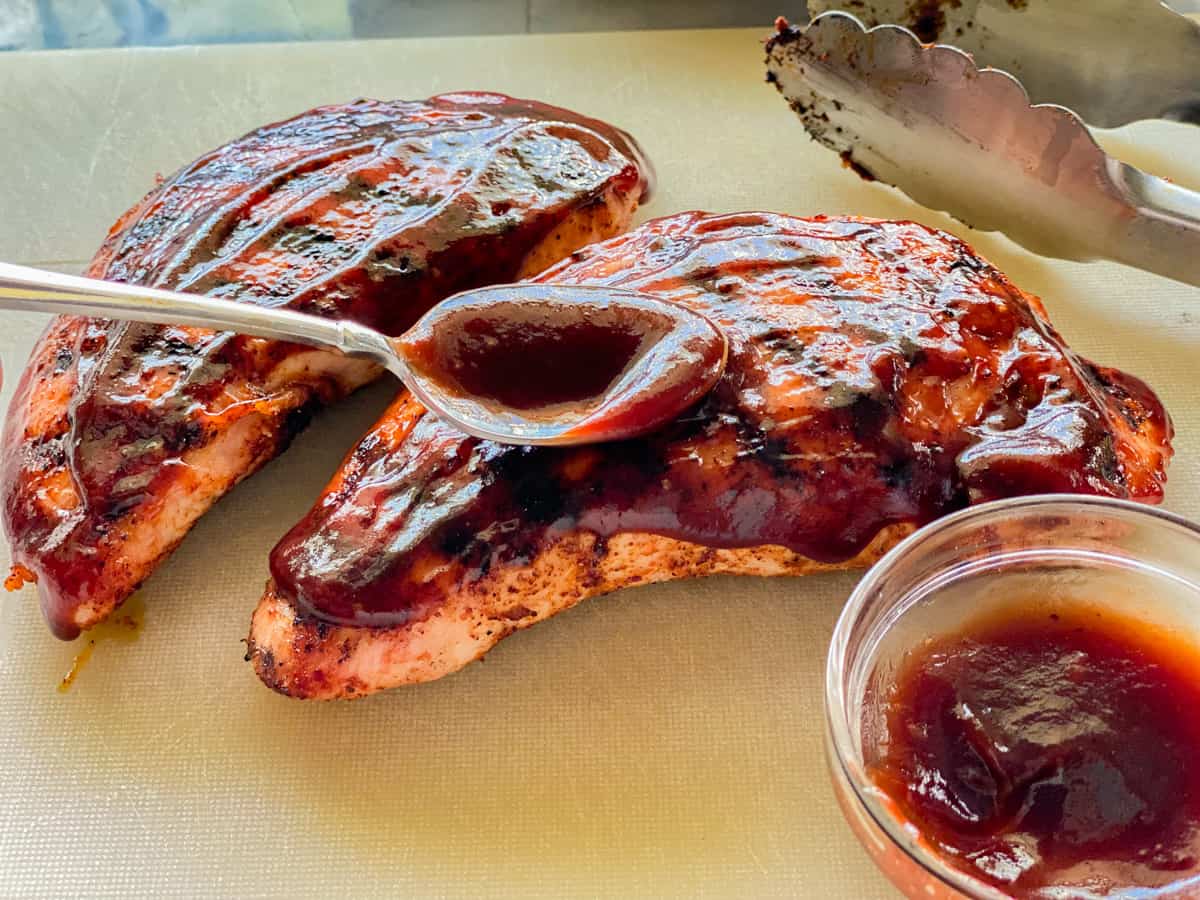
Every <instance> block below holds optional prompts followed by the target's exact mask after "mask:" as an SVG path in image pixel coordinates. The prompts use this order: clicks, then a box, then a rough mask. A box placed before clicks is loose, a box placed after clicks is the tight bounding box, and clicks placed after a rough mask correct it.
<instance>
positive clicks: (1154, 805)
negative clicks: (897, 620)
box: [871, 597, 1200, 896]
mask: <svg viewBox="0 0 1200 900" xmlns="http://www.w3.org/2000/svg"><path fill="white" fill-rule="evenodd" d="M886 717H887V723H888V743H887V746H886V750H885V754H884V755H883V757H882V759H880V760H879V761H878V762H877V763H876V764H875V765H874V766H873V767H872V770H871V776H872V778H873V780H874V781H875V783H876V784H877V785H878V786H879V787H880V788H881V789H882V790H883V791H884V792H886V793H887V794H888V795H889V796H890V797H892V798H893V799H894V800H896V801H897V803H898V805H899V808H900V809H901V810H902V811H903V813H904V815H905V817H906V818H907V819H909V821H911V822H912V823H913V824H914V825H916V827H917V828H918V829H919V830H920V832H921V834H922V836H923V837H924V839H925V841H926V843H927V844H929V845H930V846H931V847H932V848H933V849H934V850H935V852H937V853H938V854H939V855H942V856H944V857H945V858H946V859H947V860H948V861H950V862H951V864H952V865H956V866H958V867H959V868H962V869H964V870H966V871H968V872H970V873H971V874H973V875H975V876H976V877H979V878H981V879H983V880H984V881H987V882H989V883H992V884H995V885H996V886H998V887H1001V888H1003V889H1004V890H1005V891H1006V892H1007V893H1011V894H1013V895H1015V896H1058V895H1054V894H1050V893H1042V894H1039V893H1038V892H1039V890H1040V889H1045V888H1048V887H1060V888H1063V887H1074V888H1079V889H1084V888H1086V889H1088V890H1091V891H1093V892H1094V893H1095V894H1104V893H1106V892H1107V891H1108V890H1109V889H1111V888H1113V887H1120V886H1124V885H1142V886H1161V885H1167V884H1171V883H1172V882H1175V881H1177V880H1179V879H1182V878H1184V877H1185V876H1187V875H1188V874H1189V873H1194V872H1195V871H1196V870H1197V869H1198V868H1200V768H1198V767H1197V766H1196V758H1197V751H1198V750H1200V649H1198V648H1197V647H1196V646H1194V645H1192V644H1190V643H1186V642H1185V640H1184V639H1182V638H1180V637H1179V636H1178V635H1172V634H1170V633H1167V632H1164V631H1160V630H1158V629H1155V628H1152V627H1150V626H1146V625H1145V624H1143V623H1140V622H1138V621H1136V620H1132V619H1126V618H1123V617H1121V616H1119V615H1116V614H1114V613H1112V612H1110V611H1108V610H1105V609H1104V608H1103V607H1093V606H1090V605H1084V604H1081V603H1079V602H1078V601H1065V602H1059V603H1055V602H1054V601H1053V600H1052V599H1051V598H1045V597H1042V598H1037V600H1036V601H1033V600H1031V601H1028V602H1022V601H1021V600H1020V599H1019V598H1014V603H1013V605H1012V606H1011V607H1009V608H1008V609H1006V610H1005V611H1003V612H1002V613H1001V614H998V615H992V616H990V617H989V618H987V619H984V620H982V621H977V622H974V623H970V624H968V625H967V626H966V627H965V628H963V629H962V630H961V631H959V632H957V633H954V634H949V635H943V636H939V637H936V638H934V639H932V640H931V641H930V642H929V643H928V644H927V645H925V646H922V647H920V648H918V649H916V650H914V651H912V652H911V654H910V655H909V657H908V658H906V660H905V661H904V663H903V665H902V666H901V668H900V670H899V671H898V672H897V673H896V676H895V680H894V684H893V685H892V687H891V688H890V690H889V692H888V695H887V698H886ZM1063 896H1075V895H1074V894H1071V893H1070V892H1069V891H1068V892H1067V893H1066V894H1064V895H1063Z"/></svg>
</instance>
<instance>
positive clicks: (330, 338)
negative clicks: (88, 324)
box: [0, 263, 397, 372]
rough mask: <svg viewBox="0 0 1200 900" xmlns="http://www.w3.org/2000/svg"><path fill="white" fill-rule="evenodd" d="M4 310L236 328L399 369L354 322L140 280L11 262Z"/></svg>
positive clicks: (1, 284)
mask: <svg viewBox="0 0 1200 900" xmlns="http://www.w3.org/2000/svg"><path fill="white" fill-rule="evenodd" d="M0 309H17V310H28V311H32V312H48V313H58V314H67V315H81V316H95V317H97V318H106V319H123V320H126V321H131V322H149V323H151V324H156V325H194V326H198V327H200V328H212V329H215V330H217V331H233V332H237V333H238V334H249V335H253V336H255V337H264V338H274V339H277V340H284V341H293V342H296V343H301V344H313V345H316V346H327V347H332V348H334V349H336V350H340V351H341V352H343V353H345V354H348V355H351V356H366V357H370V358H372V359H374V360H375V361H376V362H378V363H380V364H381V365H383V366H384V367H386V368H387V369H389V370H390V371H393V372H395V371H397V359H396V355H395V351H393V349H392V347H391V344H390V342H389V341H388V339H387V338H386V337H385V336H384V335H382V334H380V333H379V332H378V331H375V330H373V329H371V328H367V327H366V326H364V325H359V324H358V323H356V322H348V321H344V320H335V319H323V318H321V317H319V316H310V315H307V314H305V313H299V312H295V311H293V310H290V309H271V308H268V307H265V306H256V305H254V304H252V303H235V302H233V301H231V300H219V299H217V298H215V297H204V296H200V295H196V294H181V293H177V292H175V291H164V290H160V289H158V288H150V287H142V286H141V285H136V284H121V283H119V282H113V281H101V280H99V279H97V278H82V277H80V276H77V275H60V274H58V273H57V272H46V271H44V270H42V269H32V268H28V267H26V266H15V265H11V264H9V263H0Z"/></svg>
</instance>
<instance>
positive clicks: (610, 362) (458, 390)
mask: <svg viewBox="0 0 1200 900" xmlns="http://www.w3.org/2000/svg"><path fill="white" fill-rule="evenodd" d="M393 344H394V346H395V347H396V350H397V351H398V352H399V354H400V355H401V356H402V357H403V358H404V359H405V360H406V361H407V362H408V364H409V367H410V369H411V370H412V372H413V374H414V375H416V376H417V377H418V379H419V382H420V383H419V385H418V387H419V388H420V389H423V390H425V391H426V392H429V393H431V394H433V395H434V397H435V398H436V400H437V403H436V406H438V407H439V408H442V409H444V410H446V412H447V413H449V414H452V415H454V416H455V417H457V418H459V419H465V420H466V421H467V422H474V423H478V422H483V423H487V422H488V421H489V420H491V419H497V420H500V422H501V423H504V422H512V421H516V422H518V423H519V424H518V429H519V433H521V434H524V435H527V436H528V438H529V439H528V440H527V441H526V442H527V443H539V442H552V441H553V442H564V443H565V442H568V441H574V442H580V441H603V440H618V439H622V438H629V437H633V436H635V435H639V434H644V433H646V432H649V431H652V430H654V429H655V428H657V427H659V426H661V425H663V424H665V423H667V422H669V421H670V420H671V419H673V418H675V417H676V416H677V415H679V414H680V413H682V412H684V411H685V410H686V409H687V408H689V407H690V406H692V405H694V404H695V403H696V402H697V401H698V400H699V399H700V398H701V397H703V396H704V394H706V393H707V392H708V391H709V390H710V389H711V388H712V386H713V384H714V383H716V380H717V378H718V377H720V374H721V370H722V368H723V366H724V364H725V349H726V347H725V339H724V337H723V336H722V334H721V332H720V331H719V330H718V329H717V328H716V326H714V325H713V324H712V323H711V322H709V321H708V320H707V319H705V318H704V317H703V316H701V315H699V314H697V313H695V312H692V311H691V310H689V309H687V308H686V307H682V306H677V305H674V304H671V303H667V302H665V301H662V300H658V299H656V298H654V297H651V296H648V295H645V294H638V293H635V292H631V291H620V290H615V289H610V288H604V287H578V286H569V285H522V286H517V287H500V288H488V289H486V290H484V291H473V292H470V293H468V294H465V295H461V296H459V297H453V298H451V299H449V300H447V301H445V302H444V303H441V304H439V305H438V306H437V307H436V308H435V309H434V310H433V311H431V312H430V313H429V314H428V315H427V316H425V317H424V318H423V319H422V320H421V321H420V322H418V323H417V325H415V326H414V327H413V328H412V329H411V330H409V331H408V332H407V333H405V334H404V335H403V336H401V337H399V338H396V339H395V340H394V341H393Z"/></svg>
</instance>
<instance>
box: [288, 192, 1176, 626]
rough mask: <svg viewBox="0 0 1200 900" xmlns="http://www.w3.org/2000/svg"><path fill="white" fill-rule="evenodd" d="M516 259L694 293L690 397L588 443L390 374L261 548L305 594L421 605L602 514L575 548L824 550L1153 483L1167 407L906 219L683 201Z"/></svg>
mask: <svg viewBox="0 0 1200 900" xmlns="http://www.w3.org/2000/svg"><path fill="white" fill-rule="evenodd" d="M535 281H536V282H538V283H547V284H594V285H600V286H604V287H608V288H625V289H631V290H637V291H643V292H646V293H651V294H653V295H654V296H656V297H659V298H661V299H664V300H668V301H670V302H672V303H677V304H680V305H682V306H685V307H687V308H689V309H692V310H694V311H696V312H699V313H701V314H702V315H704V316H705V317H706V318H708V319H709V320H710V321H712V322H714V323H716V324H717V325H718V327H720V329H721V330H722V331H723V332H724V334H725V336H726V338H727V339H728V341H729V358H728V362H727V364H726V367H725V371H724V373H723V374H722V376H721V378H720V380H719V381H718V382H717V384H716V386H715V387H714V388H713V390H712V391H711V392H710V393H709V394H708V395H706V396H705V397H704V399H703V400H702V401H701V402H700V403H699V404H698V405H697V406H696V407H695V408H694V409H692V410H690V411H688V412H687V413H685V414H683V415H680V416H679V417H677V418H676V419H675V420H673V421H671V422H669V423H667V424H666V425H664V426H663V427H662V428H659V429H657V430H656V431H654V432H652V433H650V434H648V435H645V436H643V437H641V438H637V439H635V440H630V441H622V442H618V443H612V444H607V445H604V446H601V447H573V448H572V447H513V446H502V445H499V444H496V443H493V442H490V441H479V440H476V439H474V438H470V437H467V436H466V435H464V434H462V433H461V432H460V431H458V430H456V429H455V428H453V427H452V426H450V425H448V424H446V423H444V422H441V421H439V420H437V419H436V418H435V417H433V416H431V415H426V414H425V410H424V409H423V408H422V407H421V406H420V404H419V403H417V402H415V401H414V400H413V399H412V398H411V397H400V398H399V399H398V400H397V401H396V403H395V404H393V406H392V407H391V409H390V410H389V411H388V412H387V413H385V414H384V416H383V418H382V419H381V420H380V421H379V423H378V424H377V425H376V426H374V427H373V428H372V430H371V431H370V432H369V433H368V434H367V435H366V436H365V437H364V438H363V439H362V440H361V441H360V442H359V444H358V446H357V447H356V448H355V449H354V450H353V451H351V453H350V454H349V456H348V457H347V459H346V461H345V463H344V464H343V466H342V468H341V470H340V471H339V473H338V474H337V475H336V476H335V478H334V480H333V481H332V482H331V483H330V485H329V487H328V488H327V489H326V492H325V494H324V495H323V496H322V497H321V499H320V500H318V501H317V503H316V505H315V506H314V507H313V509H312V510H311V511H310V512H309V513H308V515H307V516H306V517H305V519H303V520H302V521H301V522H300V523H298V524H297V525H296V526H295V527H294V528H293V529H292V530H291V531H290V532H289V533H288V534H287V535H286V536H285V537H284V538H283V539H282V540H281V541H280V543H279V544H278V545H276V547H275V549H274V550H273V551H272V554H271V572H272V575H273V577H274V578H275V581H276V584H277V585H278V588H279V591H280V593H281V594H282V595H283V596H285V597H287V598H289V599H291V600H294V601H295V603H296V606H297V608H298V609H299V610H301V611H302V612H303V613H305V614H310V615H313V616H315V617H317V618H319V619H321V620H322V621H326V622H337V623H343V624H353V625H381V626H382V625H403V624H406V623H413V622H420V621H424V620H426V619H428V617H430V616H432V615H435V614H437V613H438V612H439V611H440V610H441V609H443V608H444V606H445V602H446V597H447V596H448V595H453V594H455V593H456V592H461V591H466V590H468V589H474V588H478V589H480V590H483V589H484V588H486V586H487V584H488V583H489V582H488V579H489V578H496V577H497V573H502V572H505V571H512V570H513V569H516V568H519V567H526V566H529V565H530V563H531V561H534V560H536V559H537V558H539V556H540V555H542V554H545V553H548V552H549V551H550V550H551V549H552V548H554V547H555V546H557V545H558V544H559V543H561V542H565V541H566V540H568V539H569V538H570V537H571V536H572V535H575V534H578V533H579V532H586V533H590V534H593V535H596V536H597V540H596V541H595V543H594V544H592V545H590V546H591V549H590V550H589V551H588V552H589V554H590V555H589V557H588V558H587V559H584V560H583V561H582V562H581V563H580V565H581V566H583V568H584V571H585V572H586V571H587V566H588V565H590V564H591V563H592V562H593V561H596V560H599V559H602V558H603V556H604V555H605V554H606V553H607V549H608V545H607V538H608V537H610V536H612V535H615V534H619V533H629V532H640V533H648V534H653V535H662V536H666V537H670V538H678V539H680V540H684V541H690V542H692V543H694V544H698V545H701V546H704V547H709V548H745V547H757V546H762V545H776V546H779V547H783V548H786V549H787V550H789V551H793V552H795V553H797V554H800V555H802V556H803V557H805V558H806V559H809V560H817V561H820V562H830V563H840V562H844V561H845V560H848V559H851V558H852V557H854V556H855V555H856V554H858V553H859V552H860V551H861V550H863V548H864V547H866V546H868V544H869V543H870V542H871V541H872V540H873V539H874V538H875V537H876V535H878V534H879V532H880V530H881V529H883V528H885V527H888V526H890V525H894V524H898V523H900V524H909V523H911V524H922V523H925V522H928V521H930V520H932V519H934V518H936V517H937V516H939V515H943V514H945V513H947V512H949V511H951V510H954V509H959V508H961V507H963V506H965V505H967V504H968V503H969V502H978V501H982V500H989V499H996V498H1000V497H1011V496H1016V495H1020V494H1031V493H1039V492H1055V491H1065V492H1077V493H1094V494H1102V495H1107V496H1115V497H1127V498H1137V499H1142V500H1148V501H1155V500H1157V499H1159V498H1160V497H1161V494H1162V481H1163V477H1164V470H1165V466H1166V462H1167V460H1168V459H1169V458H1170V452H1171V451H1170V446H1169V442H1170V437H1171V433H1172V431H1171V424H1170V420H1169V419H1168V417H1167V414H1166V412H1165V410H1164V409H1163V407H1162V405H1161V403H1160V402H1159V401H1158V399H1157V398H1156V397H1155V396H1154V394H1153V392H1152V391H1151V390H1150V389H1149V388H1148V387H1147V386H1146V385H1144V384H1143V383H1142V382H1140V381H1139V380H1138V379H1136V378H1134V377H1133V376H1130V375H1127V374H1125V373H1123V372H1119V371H1117V370H1115V369H1110V368H1105V367H1101V366H1097V365H1093V364H1091V363H1089V362H1087V361H1086V360H1082V359H1080V358H1079V357H1078V356H1076V355H1075V354H1074V353H1072V352H1071V351H1070V350H1069V348H1068V347H1067V346H1066V344H1065V342H1064V341H1063V339H1062V338H1061V337H1060V336H1059V335H1058V333H1057V332H1056V331H1055V330H1054V329H1053V327H1052V326H1051V325H1050V324H1049V323H1048V322H1047V320H1046V319H1045V317H1044V311H1043V310H1042V307H1041V303H1040V301H1038V300H1037V298H1036V297H1032V296H1030V295H1028V294H1026V293H1024V292H1022V291H1021V290H1020V289H1018V288H1017V287H1016V286H1015V285H1013V284H1012V282H1010V281H1009V280H1008V279H1007V278H1006V277H1005V276H1004V275H1003V274H1002V273H1001V272H999V271H997V270H996V269H995V268H994V267H992V266H990V265H989V264H988V263H987V262H985V261H984V260H982V259H980V258H979V257H978V256H976V255H975V254H974V253H973V252H972V251H971V248H970V247H968V246H967V245H966V244H964V243H963V242H962V241H959V240H958V239H956V238H954V237H952V236H950V235H947V234H944V233H941V232H937V231H934V230H932V229H929V228H926V227H924V226H921V225H917V224H914V223H911V222H880V221H874V220H862V219H854V218H841V219H826V218H824V217H817V218H813V219H797V218H792V217H788V216H781V215H774V214H769V213H739V214H735V215H722V216H717V215H707V214H704V213H699V212H690V213H681V214H679V215H675V216H671V217H668V218H664V219H658V220H655V221H652V222H649V223H647V224H646V225H643V226H642V227H641V228H639V229H637V230H636V231H633V232H630V233H629V234H627V235H625V236H623V237H619V238H615V239H612V240H609V241H606V242H604V243H600V244H594V245H591V246H589V247H587V248H585V249H583V250H581V251H578V252H577V253H576V254H574V256H573V257H572V258H571V259H570V260H568V261H565V262H564V263H562V264H560V265H558V266H556V267H554V268H552V269H549V270H547V271H546V272H544V273H542V274H540V275H538V276H537V277H536V279H535ZM584 577H586V576H584ZM585 589H586V587H585Z"/></svg>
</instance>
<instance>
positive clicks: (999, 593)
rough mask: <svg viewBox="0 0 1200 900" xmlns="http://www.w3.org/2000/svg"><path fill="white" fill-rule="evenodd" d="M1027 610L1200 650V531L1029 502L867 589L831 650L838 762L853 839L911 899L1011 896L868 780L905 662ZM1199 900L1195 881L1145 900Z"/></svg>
mask: <svg viewBox="0 0 1200 900" xmlns="http://www.w3.org/2000/svg"><path fill="white" fill-rule="evenodd" d="M1042 592H1045V593H1044V594H1043V593H1042ZM1014 596H1022V597H1025V598H1028V597H1039V596H1047V597H1056V598H1065V599H1079V600H1084V601H1087V602H1090V603H1092V604H1095V603H1102V604H1103V605H1105V606H1106V607H1108V608H1111V609H1113V610H1114V611H1115V612H1120V613H1122V614H1124V615H1126V616H1130V617H1133V618H1138V619H1140V620H1144V621H1147V622H1148V623H1152V624H1153V625H1155V626H1157V627H1161V628H1168V629H1170V630H1172V631H1173V632H1175V633H1178V634H1181V635H1184V636H1186V637H1188V638H1191V637H1193V636H1194V638H1195V641H1196V643H1197V644H1200V527H1198V526H1197V525H1195V524H1193V523H1191V522H1188V521H1187V520H1185V519H1182V518H1180V517H1178V516H1175V515H1172V514H1171V513H1167V512H1163V511H1161V510H1157V509H1153V508H1151V507H1147V506H1142V505H1140V504H1136V503H1130V502H1128V501H1124V500H1113V499H1109V498H1103V497H1088V496H1080V495H1074V494H1048V495H1042V496H1034V497H1019V498H1015V499H1010V500H1001V501H997V502H994V503H985V504H980V505H979V506H975V507H971V508H969V509H965V510H962V511H961V512H958V513H955V514H953V515H950V516H947V517H946V518H944V519H941V520H939V521H937V522H934V523H933V524H931V525H928V526H926V527H925V528H923V529H921V530H920V531H918V532H916V533H915V534H913V535H911V536H910V537H909V538H907V539H906V540H905V541H903V542H902V543H901V544H899V545H898V546H897V547H896V548H895V549H893V550H892V551H891V552H890V553H888V554H887V555H886V556H885V557H884V558H883V559H882V560H880V561H879V562H878V563H877V564H876V565H875V566H874V567H873V568H872V569H871V570H870V571H869V572H868V573H867V574H866V576H865V577H864V578H863V579H862V581H861V582H859V584H858V586H857V587H856V588H855V590H854V593H853V594H852V595H851V596H850V600H849V601H848V603H847V604H846V608H845V610H844V611H843V612H842V615H841V618H840V619H839V620H838V623H837V627H836V628H835V629H834V633H833V640H832V643H831V645H830V649H829V658H828V662H827V665H826V672H825V713H826V715H825V725H826V729H825V737H826V739H825V749H826V755H827V761H828V763H829V768H830V773H831V777H832V780H833V785H834V791H835V793H836V794H837V798H838V802H839V803H840V804H841V807H842V811H843V812H844V813H845V816H846V818H847V820H848V821H849V823H850V826H851V828H853V830H854V832H855V834H856V835H857V836H858V838H859V840H860V841H861V842H862V844H863V846H864V847H865V848H866V850H867V852H868V853H869V854H870V855H871V857H872V859H873V860H874V861H875V863H876V864H877V865H878V866H879V867H880V868H881V869H882V870H883V872H884V873H885V874H886V875H887V876H888V878H890V879H891V881H892V882H893V883H894V884H895V885H896V886H897V887H898V888H900V890H901V891H903V892H904V893H905V894H906V895H908V896H909V897H924V898H949V897H963V896H966V897H979V898H993V897H1006V896H1008V895H1007V894H1005V893H1002V892H1000V891H999V890H997V889H996V888H995V887H993V886H991V885H989V884H987V883H986V882H983V881H981V880H979V879H977V878H974V877H972V876H971V875H970V874H969V873H968V872H966V871H964V870H962V869H959V868H956V867H954V866H952V865H950V864H949V863H947V862H945V861H944V860H943V859H942V858H940V857H939V856H938V855H937V853H936V852H935V851H934V849H933V848H932V847H931V846H929V845H928V844H927V843H926V842H925V841H924V840H923V839H922V837H921V835H920V833H919V831H918V829H917V828H916V826H915V825H913V824H912V823H910V822H907V821H906V820H905V819H904V817H903V814H902V812H901V811H900V809H899V807H897V806H896V805H895V804H894V803H893V802H892V801H891V799H890V798H889V797H888V796H887V795H886V794H884V793H883V792H882V791H881V790H880V789H879V788H877V787H876V786H875V785H874V784H873V782H872V781H871V779H870V777H869V776H868V774H867V768H868V766H869V764H870V763H871V762H872V761H873V760H875V759H876V758H877V756H876V754H878V752H879V750H880V747H881V746H882V742H883V741H884V740H886V720H885V719H884V716H883V710H882V706H883V704H882V700H881V698H882V697H883V696H885V693H886V690H887V688H888V687H889V686H890V684H891V679H892V678H893V677H894V675H895V672H896V669H897V666H898V665H899V664H900V663H901V661H902V660H903V659H904V655H905V653H906V652H907V651H909V650H911V649H913V648H915V647H917V646H918V645H919V644H920V643H921V642H922V641H923V640H924V639H925V638H926V637H927V636H929V635H936V634H941V633H946V632H952V631H954V630H955V629H956V628H957V627H959V626H961V625H962V624H965V622H966V621H967V620H968V619H971V618H974V617H975V616H976V615H980V614H984V613H986V612H988V611H989V610H992V609H997V608H999V607H1001V606H1002V605H1003V604H1004V603H1005V602H1006V599H1007V600H1009V601H1011V598H1013V597H1014ZM1197 751H1198V752H1200V748H1197ZM1131 887H1133V886H1131ZM1198 892H1200V875H1195V874H1191V875H1181V876H1180V880H1179V881H1177V882H1175V883H1173V884H1172V885H1170V886H1169V887H1167V888H1165V889H1164V888H1163V887H1162V886H1160V887H1159V888H1158V890H1155V891H1153V892H1152V893H1150V894H1147V893H1139V895H1138V896H1143V897H1144V896H1154V897H1172V896H1192V897H1194V896H1197V893H1198ZM1117 896H1119V894H1118V895H1117Z"/></svg>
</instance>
